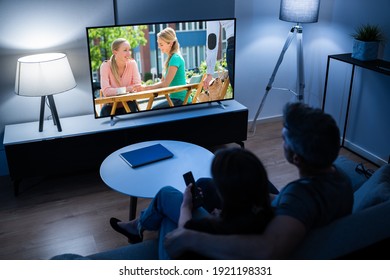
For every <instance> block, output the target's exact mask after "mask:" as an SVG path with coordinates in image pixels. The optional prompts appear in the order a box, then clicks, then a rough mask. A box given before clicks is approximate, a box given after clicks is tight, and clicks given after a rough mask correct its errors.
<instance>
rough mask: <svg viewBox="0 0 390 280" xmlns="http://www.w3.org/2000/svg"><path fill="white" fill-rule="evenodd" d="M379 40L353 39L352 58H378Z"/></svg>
mask: <svg viewBox="0 0 390 280" xmlns="http://www.w3.org/2000/svg"><path fill="white" fill-rule="evenodd" d="M378 49H379V42H377V41H374V42H364V41H360V40H356V39H355V40H354V41H353V50H352V55H351V56H352V58H355V59H359V60H364V61H366V60H375V59H377V58H378Z"/></svg>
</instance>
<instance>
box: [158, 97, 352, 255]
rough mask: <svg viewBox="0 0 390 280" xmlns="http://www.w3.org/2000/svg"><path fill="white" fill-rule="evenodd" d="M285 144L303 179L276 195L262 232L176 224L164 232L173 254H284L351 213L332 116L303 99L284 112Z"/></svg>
mask: <svg viewBox="0 0 390 280" xmlns="http://www.w3.org/2000/svg"><path fill="white" fill-rule="evenodd" d="M283 120H284V127H283V130H282V137H283V140H284V144H283V148H284V153H285V157H286V159H287V161H288V162H290V163H291V164H293V165H295V166H296V167H297V168H298V171H299V177H300V178H299V179H298V180H296V181H293V182H291V183H289V184H288V185H287V186H285V187H284V188H283V189H282V191H281V192H280V194H278V195H276V196H274V195H272V198H273V201H272V205H273V206H274V207H275V217H274V218H273V219H272V220H271V222H270V223H269V224H268V225H267V227H266V229H265V231H264V233H263V234H261V235H212V234H207V233H202V232H197V231H192V230H188V229H185V228H178V229H176V230H174V231H172V232H170V233H168V234H167V235H166V238H165V249H166V250H167V253H168V255H169V256H170V257H171V258H177V257H180V256H181V255H182V254H183V253H185V252H188V251H192V252H194V253H198V254H202V255H203V256H205V257H207V258H215V259H284V258H288V257H289V255H290V254H291V253H292V252H293V250H294V249H295V248H297V247H298V246H299V244H300V242H301V241H302V240H303V239H304V238H305V236H306V235H307V233H308V232H309V231H310V230H312V229H314V228H317V227H321V226H324V225H326V224H328V223H330V222H332V221H333V220H335V219H338V218H340V217H342V216H344V215H347V214H350V213H351V211H352V204H353V192H352V188H351V185H350V182H349V181H348V179H347V178H345V177H344V176H343V175H342V174H341V173H340V172H339V171H338V170H337V169H336V168H335V167H334V166H333V165H332V163H333V162H334V160H335V159H336V158H337V156H338V152H339V147H340V142H339V141H340V132H339V129H338V127H337V125H336V123H335V121H334V120H333V118H332V117H331V116H330V115H328V114H324V113H323V112H322V111H321V110H319V109H314V108H310V107H309V106H307V105H304V104H303V103H292V104H287V105H286V106H285V108H284V112H283Z"/></svg>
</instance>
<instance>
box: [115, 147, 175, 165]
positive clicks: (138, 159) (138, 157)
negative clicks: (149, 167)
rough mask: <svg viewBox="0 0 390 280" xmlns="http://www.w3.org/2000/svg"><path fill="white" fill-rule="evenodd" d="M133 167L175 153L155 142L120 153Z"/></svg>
mask: <svg viewBox="0 0 390 280" xmlns="http://www.w3.org/2000/svg"><path fill="white" fill-rule="evenodd" d="M119 156H120V157H121V158H122V159H123V160H124V161H125V162H126V163H127V164H129V165H130V166H131V167H133V168H136V167H139V166H143V165H145V164H150V163H153V162H156V161H160V160H163V159H167V158H171V157H173V154H172V153H171V152H170V151H169V150H168V149H167V148H165V147H164V146H163V145H161V144H155V145H151V146H147V147H144V148H139V149H136V150H133V151H128V152H125V153H121V154H119Z"/></svg>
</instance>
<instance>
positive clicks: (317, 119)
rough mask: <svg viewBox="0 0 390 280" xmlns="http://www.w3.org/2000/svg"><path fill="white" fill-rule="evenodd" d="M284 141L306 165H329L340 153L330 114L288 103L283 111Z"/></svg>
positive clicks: (334, 125)
mask: <svg viewBox="0 0 390 280" xmlns="http://www.w3.org/2000/svg"><path fill="white" fill-rule="evenodd" d="M283 125H284V127H285V128H286V133H285V137H286V138H287V139H285V141H286V142H287V145H288V146H289V147H290V149H291V150H292V151H293V152H295V153H296V154H297V155H299V156H300V157H301V158H303V160H304V161H305V162H306V164H308V165H309V166H312V167H315V168H324V167H329V166H330V165H332V163H333V162H334V160H335V159H336V158H337V156H338V154H339V150H340V130H339V128H338V126H337V124H336V122H335V120H334V119H333V117H332V116H331V115H329V114H326V113H324V112H323V111H322V110H320V109H318V108H312V107H310V106H308V105H306V104H304V103H301V102H297V103H288V104H286V106H285V107H284V109H283Z"/></svg>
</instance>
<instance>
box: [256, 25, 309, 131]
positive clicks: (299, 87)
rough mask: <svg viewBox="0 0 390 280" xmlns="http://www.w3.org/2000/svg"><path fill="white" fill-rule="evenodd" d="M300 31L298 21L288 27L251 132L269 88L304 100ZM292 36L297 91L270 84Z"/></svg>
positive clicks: (301, 33) (300, 27) (301, 100)
mask: <svg viewBox="0 0 390 280" xmlns="http://www.w3.org/2000/svg"><path fill="white" fill-rule="evenodd" d="M302 31H303V30H302V26H301V25H300V24H299V23H297V24H296V25H295V26H293V27H292V28H291V29H290V32H289V33H288V36H287V39H286V42H285V43H284V46H283V49H282V52H281V53H280V55H279V58H278V61H277V62H276V65H275V68H274V71H273V72H272V75H271V77H270V79H269V81H268V84H267V87H266V88H265V94H264V96H263V98H262V100H261V103H260V106H259V108H258V109H257V112H256V115H255V117H254V119H253V122H252V125H251V127H250V129H249V131H250V132H253V133H254V132H255V129H256V121H257V118H258V116H259V114H260V112H261V110H262V109H263V106H264V103H265V100H266V98H267V96H268V93H269V91H270V90H271V89H279V90H286V91H289V92H291V93H292V94H294V95H295V96H296V97H297V99H298V101H300V102H303V101H304V89H305V76H304V69H303V66H304V65H303V48H302V35H303V32H302ZM294 38H296V39H297V91H293V90H291V89H287V88H276V87H273V86H272V85H273V83H274V80H275V76H276V73H277V72H278V69H279V66H280V64H281V63H282V62H283V58H284V54H285V53H286V51H287V49H288V47H289V46H290V44H291V42H292V40H293V39H294Z"/></svg>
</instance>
